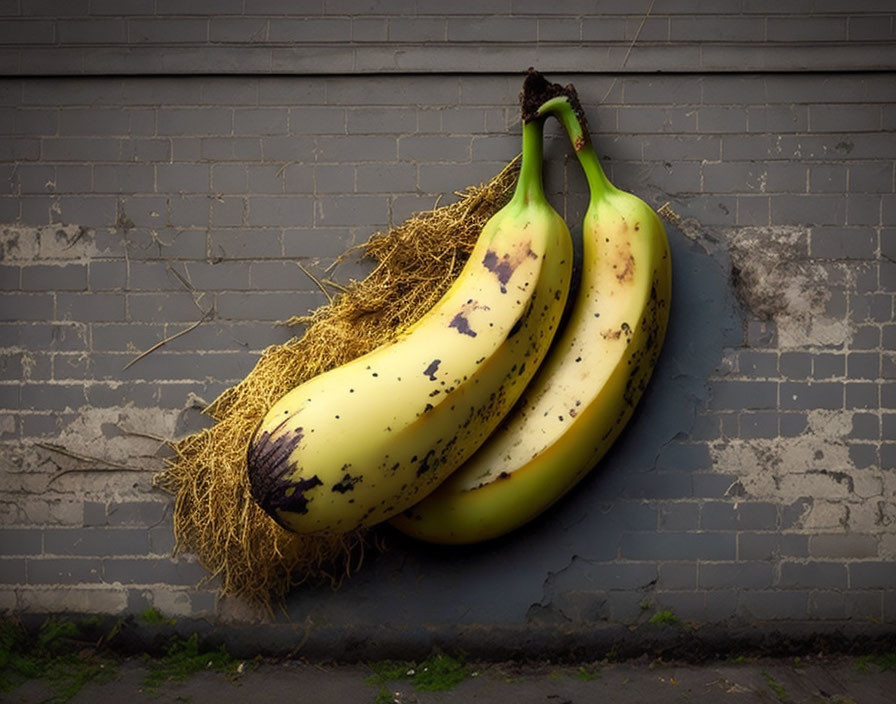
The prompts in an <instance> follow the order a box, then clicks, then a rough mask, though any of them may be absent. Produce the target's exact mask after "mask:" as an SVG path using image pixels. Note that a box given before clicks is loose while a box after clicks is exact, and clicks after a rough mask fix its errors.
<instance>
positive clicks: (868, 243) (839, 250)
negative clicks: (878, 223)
mask: <svg viewBox="0 0 896 704" xmlns="http://www.w3.org/2000/svg"><path fill="white" fill-rule="evenodd" d="M876 251H877V233H876V232H875V231H874V230H873V229H871V228H870V227H849V228H844V227H816V228H812V233H811V253H812V256H813V257H817V258H821V259H874V258H875V256H876Z"/></svg>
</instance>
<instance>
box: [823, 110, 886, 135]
mask: <svg viewBox="0 0 896 704" xmlns="http://www.w3.org/2000/svg"><path fill="white" fill-rule="evenodd" d="M880 125H881V110H880V107H879V106H877V105H810V106H809V129H810V130H811V131H812V132H844V133H849V134H852V133H855V132H867V131H874V130H878V129H880Z"/></svg>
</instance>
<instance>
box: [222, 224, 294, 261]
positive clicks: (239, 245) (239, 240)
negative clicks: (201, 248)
mask: <svg viewBox="0 0 896 704" xmlns="http://www.w3.org/2000/svg"><path fill="white" fill-rule="evenodd" d="M209 245H210V247H211V251H212V252H213V253H214V254H215V256H221V257H224V258H226V259H261V258H265V257H279V256H280V252H281V249H282V247H281V244H280V231H279V230H246V229H242V228H235V229H234V228H229V229H223V230H212V231H211V232H210V233H209Z"/></svg>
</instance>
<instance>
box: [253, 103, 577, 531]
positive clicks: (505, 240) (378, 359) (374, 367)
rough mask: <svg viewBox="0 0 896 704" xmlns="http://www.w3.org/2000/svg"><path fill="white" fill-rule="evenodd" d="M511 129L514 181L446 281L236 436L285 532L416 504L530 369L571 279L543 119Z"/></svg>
mask: <svg viewBox="0 0 896 704" xmlns="http://www.w3.org/2000/svg"><path fill="white" fill-rule="evenodd" d="M530 117H531V119H528V120H526V121H525V124H524V125H523V149H522V151H523V154H522V163H521V167H520V176H519V180H518V182H517V186H516V189H515V191H514V195H513V197H512V198H511V200H510V202H509V203H508V204H507V205H506V206H505V207H504V208H503V209H501V210H500V211H499V212H497V213H496V214H495V215H494V216H493V217H492V218H491V219H490V220H489V221H488V223H487V224H486V226H485V227H484V228H483V230H482V233H481V235H480V237H479V239H478V241H477V242H476V245H475V247H474V249H473V251H472V253H471V255H470V257H469V259H468V261H467V263H466V265H465V267H464V268H463V270H462V271H461V273H460V275H459V277H458V278H457V280H456V281H455V283H454V284H453V285H452V286H451V287H450V288H449V290H448V291H447V292H446V293H445V294H444V296H443V297H442V298H441V299H440V300H439V301H438V302H437V303H436V305H435V306H434V307H433V308H432V309H431V310H430V311H429V312H427V313H426V314H425V315H424V316H423V317H422V318H421V319H420V320H418V321H417V322H416V323H415V324H414V325H412V326H411V327H409V328H408V329H406V330H404V331H403V332H402V333H401V334H400V335H398V336H397V338H396V339H395V340H394V341H392V342H390V343H388V344H386V345H383V346H381V347H379V348H377V349H375V350H373V351H372V352H370V353H368V354H366V355H363V356H361V357H359V358H357V359H355V360H354V361H352V362H349V363H347V364H345V365H343V366H340V367H337V368H335V369H332V370H330V371H328V372H325V373H323V374H321V375H319V376H317V377H314V378H312V379H310V380H309V381H307V382H305V383H303V384H300V385H299V386H297V387H296V388H295V389H293V390H292V391H290V392H288V393H287V394H286V395H284V396H283V397H282V398H281V399H279V400H278V401H277V402H275V403H274V405H273V406H272V407H271V408H270V410H269V411H268V413H267V414H266V415H265V416H264V418H263V419H262V420H261V422H260V424H259V426H258V428H257V429H256V430H255V432H254V434H253V436H252V439H251V441H250V443H249V448H248V454H247V465H248V473H249V481H250V486H251V492H252V496H253V498H254V499H255V501H256V502H257V503H258V504H259V505H260V506H261V507H262V508H263V509H264V510H265V511H267V512H268V513H269V514H270V515H271V516H272V517H273V518H274V519H275V520H276V521H277V522H278V523H279V524H280V525H282V526H283V527H285V528H286V529H288V530H290V531H294V532H296V533H313V532H319V531H328V532H338V533H342V532H347V531H349V530H352V529H353V528H356V527H359V526H365V525H372V524H374V523H378V522H381V521H384V520H386V519H388V518H390V517H392V516H394V515H396V514H398V513H400V512H402V511H405V510H406V509H408V508H409V507H410V506H412V505H413V504H415V503H417V502H418V501H420V499H422V498H423V497H424V496H426V495H427V494H428V493H430V492H431V491H432V490H433V489H435V487H436V486H438V485H439V484H440V483H441V482H442V481H443V480H444V479H445V478H446V477H448V475H450V474H451V473H452V472H453V471H454V470H456V469H457V468H458V467H459V466H460V465H461V464H462V463H463V462H464V461H465V460H466V459H467V458H468V457H469V456H470V455H472V454H473V452H474V451H475V450H476V449H477V448H478V447H479V446H480V445H481V444H482V443H483V442H484V441H485V440H486V438H487V437H488V436H489V435H490V434H491V433H492V431H493V430H494V429H495V427H496V426H497V424H498V423H499V422H500V420H501V419H502V418H503V417H504V416H505V415H506V414H507V412H508V411H509V410H510V408H511V407H512V406H513V405H514V403H515V402H516V401H517V399H518V398H519V397H520V395H521V394H522V392H523V390H524V389H525V388H526V386H527V384H528V382H529V381H530V379H531V378H532V377H533V375H534V374H535V373H536V371H537V370H538V368H539V366H540V365H541V362H542V361H543V359H544V357H545V355H546V354H547V351H548V348H549V346H550V343H551V341H552V339H553V337H554V334H555V332H556V331H557V329H558V327H559V323H560V319H561V315H562V313H563V310H564V307H565V305H566V300H567V297H568V294H569V288H570V283H571V278H572V259H573V250H572V240H571V237H570V234H569V230H568V228H567V227H566V224H565V223H564V222H563V220H562V219H561V217H560V216H559V215H558V213H557V212H556V211H555V210H554V209H553V208H552V207H551V205H550V204H549V203H548V201H547V199H546V198H545V194H544V190H543V185H542V173H541V172H542V160H543V154H542V139H543V134H542V130H543V122H544V120H545V116H539V115H534V116H530Z"/></svg>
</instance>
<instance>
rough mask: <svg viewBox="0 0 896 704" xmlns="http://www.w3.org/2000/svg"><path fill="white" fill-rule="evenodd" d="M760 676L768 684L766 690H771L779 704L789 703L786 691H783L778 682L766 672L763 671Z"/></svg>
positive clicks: (782, 686)
mask: <svg viewBox="0 0 896 704" xmlns="http://www.w3.org/2000/svg"><path fill="white" fill-rule="evenodd" d="M762 676H763V677H764V678H765V681H766V682H767V683H768V688H769V689H770V690H772V692H773V693H774V695H775V697H776V698H777V700H778V701H779V702H781V704H787V703H788V702H789V701H790V696H789V695H788V694H787V690H786V689H784V685H782V684H781V683H780V682H778V681H777V680H776V679H775V678H774V677H772V676H771V674H770V673H768V672H765V671H763V672H762Z"/></svg>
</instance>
